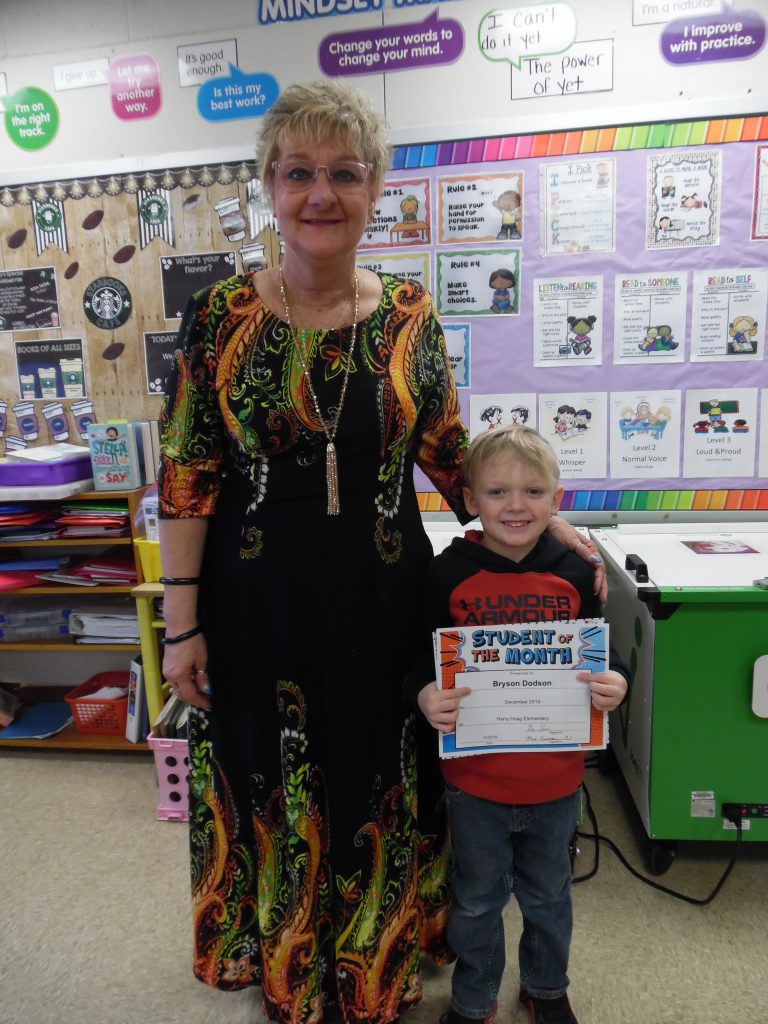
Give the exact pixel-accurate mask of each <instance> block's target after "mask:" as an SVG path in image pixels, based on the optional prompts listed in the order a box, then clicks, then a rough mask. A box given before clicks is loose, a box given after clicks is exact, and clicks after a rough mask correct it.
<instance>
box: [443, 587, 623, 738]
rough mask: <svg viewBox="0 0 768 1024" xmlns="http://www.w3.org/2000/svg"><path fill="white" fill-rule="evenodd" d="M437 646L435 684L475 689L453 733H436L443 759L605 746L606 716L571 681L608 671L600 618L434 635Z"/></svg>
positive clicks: (582, 685) (585, 691) (582, 687)
mask: <svg viewBox="0 0 768 1024" xmlns="http://www.w3.org/2000/svg"><path fill="white" fill-rule="evenodd" d="M513 599H514V596H513V595H510V600H513ZM434 643H435V670H436V673H437V685H438V686H439V687H440V688H441V689H444V690H448V689H453V688H455V687H462V686H469V687H471V689H472V693H470V694H469V695H468V696H466V697H463V698H462V699H461V705H460V709H459V717H458V720H457V722H456V730H455V732H452V733H449V734H447V735H446V734H444V733H440V734H439V736H440V757H446V758H447V757H469V756H471V755H475V754H498V753H510V754H513V753H520V752H521V751H522V752H526V753H530V752H531V751H533V750H552V749H553V748H556V749H558V750H599V749H602V748H603V747H605V746H606V744H607V742H608V716H607V714H606V713H605V712H603V711H598V710H597V709H596V708H594V707H593V706H592V700H591V698H590V694H589V687H588V686H587V685H586V683H583V682H580V681H579V680H578V679H577V678H576V676H577V674H578V673H579V672H603V671H605V667H606V664H607V658H606V655H607V651H608V624H607V623H606V622H604V621H603V620H602V619H575V620H573V621H566V622H557V621H553V622H533V623H525V624H524V625H518V624H515V625H512V626H506V627H501V626H498V625H497V626H493V627H491V628H483V627H478V628H476V629H472V628H467V627H454V628H452V629H438V630H437V631H436V632H435V636H434Z"/></svg>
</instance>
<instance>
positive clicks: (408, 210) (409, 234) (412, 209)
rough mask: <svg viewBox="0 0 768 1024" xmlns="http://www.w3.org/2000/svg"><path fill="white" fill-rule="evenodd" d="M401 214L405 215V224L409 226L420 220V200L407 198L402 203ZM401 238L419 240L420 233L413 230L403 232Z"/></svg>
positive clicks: (411, 197) (413, 197)
mask: <svg viewBox="0 0 768 1024" xmlns="http://www.w3.org/2000/svg"><path fill="white" fill-rule="evenodd" d="M400 212H401V213H402V215H403V223H404V224H409V223H412V222H413V221H417V220H418V219H419V215H418V214H419V200H418V199H417V198H416V196H406V197H405V199H403V201H402V202H401V203H400ZM400 237H401V238H418V237H419V232H418V231H414V230H412V229H410V228H409V229H408V230H407V231H403V232H401V236H400Z"/></svg>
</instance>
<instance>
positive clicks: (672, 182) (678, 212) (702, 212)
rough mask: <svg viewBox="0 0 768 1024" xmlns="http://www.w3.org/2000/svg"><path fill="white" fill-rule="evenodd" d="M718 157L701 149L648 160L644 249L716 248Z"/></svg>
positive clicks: (718, 220) (719, 159)
mask: <svg viewBox="0 0 768 1024" xmlns="http://www.w3.org/2000/svg"><path fill="white" fill-rule="evenodd" d="M722 156H723V155H722V153H721V152H720V151H719V150H703V151H698V150H697V151H695V152H690V153H686V152H683V153H680V152H676V153H662V154H659V155H653V156H649V157H648V172H647V173H648V180H647V189H648V196H647V215H646V239H645V244H646V248H648V249H679V248H680V247H681V246H691V245H719V244H720V191H721V187H722Z"/></svg>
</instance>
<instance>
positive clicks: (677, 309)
mask: <svg viewBox="0 0 768 1024" xmlns="http://www.w3.org/2000/svg"><path fill="white" fill-rule="evenodd" d="M687 287H688V275H687V274H686V273H685V271H672V272H664V271H661V272H650V273H640V274H635V273H631V274H618V275H617V276H616V279H615V304H614V316H613V361H614V362H615V363H662V362H671V363H681V362H682V361H683V350H684V347H685V344H684V342H685V328H686V312H685V304H686V295H687Z"/></svg>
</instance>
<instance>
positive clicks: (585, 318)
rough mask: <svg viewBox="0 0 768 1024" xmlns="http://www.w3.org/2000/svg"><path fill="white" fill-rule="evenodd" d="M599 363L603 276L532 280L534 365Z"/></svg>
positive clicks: (592, 364) (600, 353) (601, 352)
mask: <svg viewBox="0 0 768 1024" xmlns="http://www.w3.org/2000/svg"><path fill="white" fill-rule="evenodd" d="M602 361H603V279H602V277H553V278H539V279H537V280H536V281H534V282H533V365H534V366H574V365H576V364H581V363H583V364H586V365H591V366H599V365H600V364H601V363H602Z"/></svg>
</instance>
